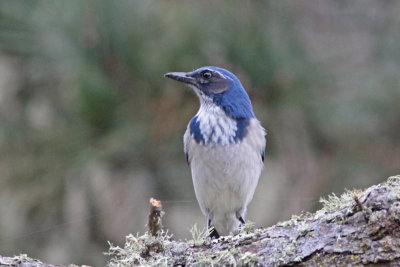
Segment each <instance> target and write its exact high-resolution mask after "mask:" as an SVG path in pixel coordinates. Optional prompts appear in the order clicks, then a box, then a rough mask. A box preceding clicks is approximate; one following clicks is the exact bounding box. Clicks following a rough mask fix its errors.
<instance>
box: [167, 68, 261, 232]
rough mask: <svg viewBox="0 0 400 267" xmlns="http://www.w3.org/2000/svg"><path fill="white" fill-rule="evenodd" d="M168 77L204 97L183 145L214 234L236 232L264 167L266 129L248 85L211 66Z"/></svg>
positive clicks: (208, 224) (189, 126)
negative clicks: (249, 93)
mask: <svg viewBox="0 0 400 267" xmlns="http://www.w3.org/2000/svg"><path fill="white" fill-rule="evenodd" d="M164 76H165V77H167V78H170V79H173V80H176V81H179V82H182V83H185V84H187V85H188V86H189V87H190V88H191V89H192V90H193V91H194V93H195V94H196V95H197V96H198V98H199V100H200V108H199V110H198V112H197V114H196V115H195V116H194V117H193V118H192V119H191V120H190V122H189V124H188V126H187V129H186V132H185V134H184V137H183V143H184V152H185V156H186V161H187V163H188V164H189V166H190V169H191V175H192V180H193V186H194V191H195V195H196V198H197V201H198V203H199V206H200V209H201V211H202V213H203V214H204V215H205V216H206V218H207V227H208V229H209V230H210V234H209V236H210V237H211V238H218V237H220V236H226V235H229V234H232V233H235V232H237V230H238V229H239V227H241V226H243V225H244V224H245V216H246V210H247V206H248V204H249V203H250V201H251V200H252V198H253V195H254V191H255V189H256V187H257V184H258V180H259V177H260V174H261V171H262V169H263V165H264V157H265V147H266V131H265V129H264V128H263V127H262V126H261V123H260V121H259V120H258V119H257V118H256V116H255V115H254V112H253V108H252V104H251V101H250V98H249V96H248V94H247V93H246V91H245V89H244V87H243V85H242V84H241V82H240V80H239V79H238V78H237V77H236V76H235V75H234V74H233V73H231V72H230V71H228V70H226V69H223V68H220V67H214V66H206V67H201V68H199V69H197V70H194V71H191V72H169V73H166V74H165V75H164Z"/></svg>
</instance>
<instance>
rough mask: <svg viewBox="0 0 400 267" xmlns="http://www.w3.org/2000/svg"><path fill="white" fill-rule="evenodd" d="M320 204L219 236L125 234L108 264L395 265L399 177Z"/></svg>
mask: <svg viewBox="0 0 400 267" xmlns="http://www.w3.org/2000/svg"><path fill="white" fill-rule="evenodd" d="M321 202H322V204H323V208H322V209H321V210H319V211H317V212H316V213H313V214H311V213H306V214H302V215H300V216H293V217H292V219H291V220H289V221H285V222H281V223H278V224H276V225H274V226H272V227H269V228H267V229H263V228H260V229H254V230H249V229H246V227H245V229H243V230H242V231H241V232H240V233H239V234H237V235H235V236H226V237H221V238H219V239H218V240H211V241H210V240H207V239H206V238H204V236H205V235H203V237H201V235H200V237H197V238H196V239H197V240H191V241H188V242H182V241H176V240H173V239H172V237H171V236H170V235H168V234H166V233H164V234H162V235H160V236H158V237H154V236H151V235H150V234H148V233H146V234H144V235H142V236H133V235H129V236H128V237H127V238H126V243H125V247H124V248H120V247H115V246H113V245H111V246H110V251H109V253H108V254H109V255H111V256H112V258H111V260H110V262H109V266H111V267H120V266H130V265H155V266H179V265H182V266H209V265H213V266H363V265H376V266H379V265H381V266H391V265H392V266H399V265H400V176H393V177H390V178H389V179H388V181H387V182H385V183H382V184H379V185H375V186H372V187H370V188H368V189H366V190H364V191H347V192H346V193H344V194H343V195H342V196H341V197H337V196H335V195H331V196H329V197H328V199H322V200H321ZM198 236H199V235H198ZM199 238H202V240H200V241H201V242H199V240H198V239H199ZM160 248H161V249H160Z"/></svg>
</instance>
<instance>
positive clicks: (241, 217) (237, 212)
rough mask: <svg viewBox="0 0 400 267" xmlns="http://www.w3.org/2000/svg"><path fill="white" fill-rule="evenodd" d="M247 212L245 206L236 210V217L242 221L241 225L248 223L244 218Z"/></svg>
mask: <svg viewBox="0 0 400 267" xmlns="http://www.w3.org/2000/svg"><path fill="white" fill-rule="evenodd" d="M244 214H245V212H243V208H242V209H240V210H238V211H236V218H237V219H238V220H239V221H240V223H241V224H242V225H241V226H243V225H244V224H246V222H245V220H244V219H243V217H244Z"/></svg>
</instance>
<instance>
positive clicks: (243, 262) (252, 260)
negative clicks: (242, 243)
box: [237, 252, 258, 266]
mask: <svg viewBox="0 0 400 267" xmlns="http://www.w3.org/2000/svg"><path fill="white" fill-rule="evenodd" d="M257 263H258V257H257V255H255V254H254V253H251V252H246V253H244V254H243V255H242V256H241V257H240V259H239V261H238V263H237V265H238V266H256V265H257Z"/></svg>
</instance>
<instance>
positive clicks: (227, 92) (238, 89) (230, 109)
mask: <svg viewBox="0 0 400 267" xmlns="http://www.w3.org/2000/svg"><path fill="white" fill-rule="evenodd" d="M165 77H168V78H171V79H174V80H177V81H180V82H184V83H186V84H188V85H189V86H190V87H191V88H192V89H193V90H194V91H195V93H196V94H197V95H198V96H199V98H200V103H201V104H202V105H203V104H211V105H217V106H219V107H220V108H221V109H222V110H223V111H225V113H226V114H227V115H228V116H230V117H232V118H234V119H245V118H254V117H255V116H254V113H253V108H252V106H251V101H250V98H249V96H248V95H247V93H246V91H245V90H244V88H243V86H242V84H241V83H240V81H239V79H238V78H237V77H236V76H235V75H234V74H232V73H231V72H229V71H227V70H225V69H222V68H218V67H212V66H208V67H202V68H199V69H197V70H195V71H192V72H169V73H167V74H165Z"/></svg>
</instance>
